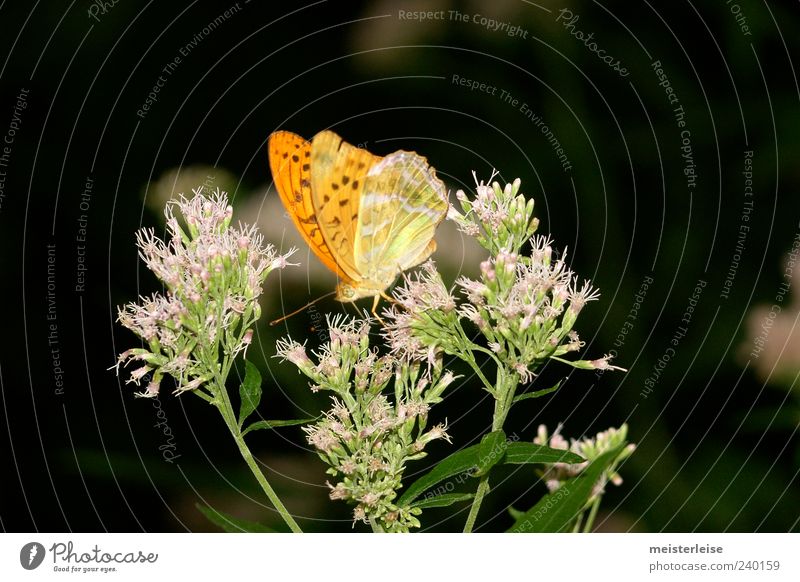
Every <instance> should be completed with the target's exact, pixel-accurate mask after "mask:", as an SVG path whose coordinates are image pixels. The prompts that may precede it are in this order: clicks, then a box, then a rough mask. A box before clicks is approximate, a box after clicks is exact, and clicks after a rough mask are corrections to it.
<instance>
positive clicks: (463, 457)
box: [397, 445, 480, 507]
mask: <svg viewBox="0 0 800 582" xmlns="http://www.w3.org/2000/svg"><path fill="white" fill-rule="evenodd" d="M479 447H480V445H472V446H471V447H467V448H466V449H461V450H460V451H457V452H455V453H453V454H452V455H450V456H449V457H447V458H445V459H443V460H442V461H440V462H439V464H437V465H436V466H435V467H434V468H433V469H431V470H430V471H429V472H428V473H426V474H425V475H423V476H422V477H420V478H419V479H417V480H416V481H414V482H413V483H412V484H411V486H410V487H409V488H408V489H407V490H406V492H405V493H403V495H402V496H401V497H400V499H399V500H398V501H397V505H399V506H400V507H402V506H404V505H409V504H410V503H411V502H412V501H414V500H415V499H416V498H417V497H419V496H420V495H421V494H422V493H423V492H424V491H427V490H428V489H430V488H431V487H433V486H434V485H436V484H437V483H440V482H441V481H444V480H445V479H447V478H449V477H453V476H454V475H458V476H459V477H458V478H457V480H458V479H460V478H461V476H462V475H464V476H468V477H471V476H472V475H471V473H472V471H473V470H474V469H475V467H477V466H478V448H479ZM459 482H463V481H459Z"/></svg>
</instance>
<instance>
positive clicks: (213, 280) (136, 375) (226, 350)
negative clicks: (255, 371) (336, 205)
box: [117, 188, 294, 397]
mask: <svg viewBox="0 0 800 582" xmlns="http://www.w3.org/2000/svg"><path fill="white" fill-rule="evenodd" d="M202 192H203V191H202V188H200V189H197V190H195V191H194V196H193V197H192V198H190V199H187V198H185V197H183V196H181V197H180V199H178V200H176V201H172V202H170V203H169V204H168V205H167V207H166V209H165V211H164V213H165V215H166V224H167V231H168V237H167V240H166V241H164V240H161V239H160V238H158V237H157V236H156V234H155V232H154V230H153V229H142V230H141V231H139V233H138V234H137V243H138V247H139V256H140V257H141V259H142V261H143V262H144V263H145V265H146V266H147V267H148V269H150V270H151V271H152V272H153V273H154V274H155V275H156V276H157V277H158V278H159V280H161V281H162V282H163V283H164V285H165V287H166V292H165V293H164V294H158V293H156V294H153V295H152V296H151V297H142V298H140V301H139V303H129V304H127V305H125V306H124V307H120V308H119V309H118V321H119V322H120V323H121V324H122V325H123V326H125V327H126V328H128V329H130V330H131V331H133V332H134V333H135V334H136V335H138V336H139V337H140V338H142V340H144V342H145V343H146V344H147V348H135V349H130V350H127V351H126V352H124V353H122V354H121V355H120V356H119V360H118V362H117V370H119V366H120V364H127V363H129V362H131V361H134V362H141V363H142V365H141V366H140V367H138V368H136V369H134V370H133V371H132V372H131V375H130V379H129V380H128V381H129V382H133V383H135V384H136V385H137V386H138V385H140V383H141V382H142V381H143V380H147V381H148V383H147V388H146V389H145V391H144V392H142V393H139V396H148V397H154V396H156V395H158V391H159V386H160V383H161V380H162V379H163V377H164V375H165V374H168V375H170V376H172V377H173V378H175V380H176V383H177V390H176V392H184V391H187V390H196V389H197V388H200V387H201V386H204V385H206V383H207V382H208V381H209V380H211V378H212V377H213V376H214V374H215V372H216V370H217V366H218V361H219V355H220V352H222V354H223V356H224V357H226V358H227V359H229V360H230V359H232V358H233V357H235V356H236V354H238V353H239V352H242V351H244V350H246V349H247V346H248V345H249V344H250V342H251V341H252V337H253V331H252V329H251V327H250V326H251V325H252V324H253V323H254V322H255V321H256V320H257V319H258V318H259V316H260V314H261V313H260V312H261V309H260V306H259V304H258V297H259V296H260V295H261V290H262V285H263V283H264V280H265V279H266V277H267V275H269V273H270V272H271V271H273V270H274V269H279V268H283V267H285V266H287V265H288V264H289V263H288V262H287V259H288V258H289V256H291V254H292V253H293V252H294V249H293V250H292V251H290V252H288V253H286V254H284V255H279V254H278V253H277V252H276V251H275V248H274V247H273V246H272V245H269V244H267V245H264V242H263V237H262V236H261V235H260V234H258V232H257V231H256V229H255V228H254V227H249V226H245V225H240V226H238V227H231V226H230V222H231V217H232V215H233V208H232V207H231V206H230V205H229V204H228V197H227V195H226V194H225V193H224V192H220V191H216V192H215V193H213V194H212V195H210V196H205V195H203V193H202ZM176 210H177V213H176ZM176 214H179V215H181V216H182V217H183V219H184V221H185V226H186V229H185V230H184V228H183V227H182V226H181V224H180V223H179V221H178V218H177V216H176Z"/></svg>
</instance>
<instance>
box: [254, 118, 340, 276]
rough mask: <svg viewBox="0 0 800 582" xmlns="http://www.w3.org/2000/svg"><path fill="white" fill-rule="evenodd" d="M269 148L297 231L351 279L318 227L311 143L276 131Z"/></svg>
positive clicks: (275, 175) (322, 257)
mask: <svg viewBox="0 0 800 582" xmlns="http://www.w3.org/2000/svg"><path fill="white" fill-rule="evenodd" d="M268 147H269V165H270V169H271V170H272V176H273V178H274V180H275V188H276V189H277V190H278V195H279V196H280V198H281V201H282V202H283V205H284V207H285V208H286V211H287V212H288V213H289V216H291V217H292V220H293V221H294V224H295V226H297V230H298V231H299V232H300V234H301V235H302V236H303V238H304V239H305V240H306V242H307V243H308V245H309V247H311V250H313V251H314V253H315V254H316V255H317V257H319V259H320V260H321V261H322V262H323V264H324V265H325V266H326V267H328V268H329V269H330V270H331V271H333V272H334V273H336V274H337V275H339V276H340V277H344V278H348V276H347V275H346V274H345V273H343V272H342V270H341V269H340V268H339V267H338V265H337V263H336V259H335V258H334V256H333V253H331V250H330V248H329V247H328V245H327V243H326V242H325V238H324V237H323V235H322V231H321V229H320V228H319V224H318V220H319V218H318V213H317V212H316V211H315V209H314V204H313V200H312V196H311V165H310V164H311V144H310V143H309V142H308V141H306V140H305V139H303V138H302V137H300V136H299V135H297V134H295V133H292V132H289V131H276V132H275V133H273V134H272V135H270V136H269V144H268Z"/></svg>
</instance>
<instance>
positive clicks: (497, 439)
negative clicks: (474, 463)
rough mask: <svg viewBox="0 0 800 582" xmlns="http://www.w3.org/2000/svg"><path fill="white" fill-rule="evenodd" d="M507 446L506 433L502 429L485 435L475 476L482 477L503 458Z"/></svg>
mask: <svg viewBox="0 0 800 582" xmlns="http://www.w3.org/2000/svg"><path fill="white" fill-rule="evenodd" d="M507 446H508V442H507V441H506V433H504V432H503V431H502V430H496V431H493V432H490V433H489V434H485V435H483V438H482V439H481V444H480V445H479V446H478V470H477V471H475V473H474V476H475V477H480V476H481V475H485V474H486V473H488V472H489V469H491V468H492V467H494V466H495V465H496V464H497V462H498V461H499V460H500V459H502V458H503V454H504V453H505V452H506V447H507Z"/></svg>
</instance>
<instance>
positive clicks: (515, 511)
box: [508, 507, 525, 521]
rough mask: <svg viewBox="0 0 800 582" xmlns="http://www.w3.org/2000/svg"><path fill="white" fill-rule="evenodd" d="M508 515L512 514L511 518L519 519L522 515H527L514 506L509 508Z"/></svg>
mask: <svg viewBox="0 0 800 582" xmlns="http://www.w3.org/2000/svg"><path fill="white" fill-rule="evenodd" d="M508 515H510V516H511V519H513V520H514V521H517V520H518V519H519V518H520V517H522V516H523V515H525V512H524V511H520V510H519V509H514V508H513V507H509V508H508Z"/></svg>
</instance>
